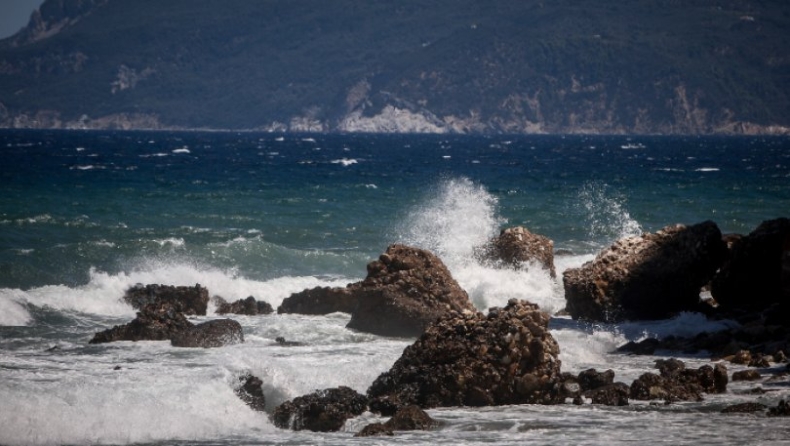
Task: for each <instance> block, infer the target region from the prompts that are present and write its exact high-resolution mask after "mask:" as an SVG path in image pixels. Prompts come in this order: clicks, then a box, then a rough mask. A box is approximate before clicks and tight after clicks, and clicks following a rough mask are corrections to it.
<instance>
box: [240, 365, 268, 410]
mask: <svg viewBox="0 0 790 446" xmlns="http://www.w3.org/2000/svg"><path fill="white" fill-rule="evenodd" d="M239 384H240V385H239V387H238V388H236V389H235V392H236V395H238V397H239V398H241V400H242V401H244V402H245V403H247V405H248V406H250V407H252V408H253V409H254V410H257V411H263V410H264V409H265V408H266V397H265V396H264V395H263V381H261V380H260V378H258V377H256V376H253V375H251V374H249V373H246V374H244V375H242V376H239Z"/></svg>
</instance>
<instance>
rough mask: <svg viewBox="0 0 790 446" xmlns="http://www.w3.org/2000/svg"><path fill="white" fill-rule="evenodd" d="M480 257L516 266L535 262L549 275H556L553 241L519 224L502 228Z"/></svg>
mask: <svg viewBox="0 0 790 446" xmlns="http://www.w3.org/2000/svg"><path fill="white" fill-rule="evenodd" d="M482 257H483V259H485V260H492V261H495V262H502V263H504V264H507V265H510V266H513V267H516V268H519V267H521V266H522V265H525V264H527V263H529V262H536V263H538V264H539V265H541V266H543V268H545V269H546V270H547V271H549V273H550V274H551V277H555V276H556V275H557V273H556V271H555V269H554V242H553V241H551V240H550V239H549V238H547V237H544V236H542V235H538V234H533V233H532V232H529V230H528V229H526V228H524V227H521V226H516V227H514V228H507V229H503V230H502V232H500V233H499V236H498V237H495V238H494V239H492V240H491V241H489V242H488V244H487V245H486V246H485V247H484V249H483V253H482Z"/></svg>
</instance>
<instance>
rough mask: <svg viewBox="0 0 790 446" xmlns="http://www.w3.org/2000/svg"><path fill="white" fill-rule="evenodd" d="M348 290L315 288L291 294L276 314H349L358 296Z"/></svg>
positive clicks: (350, 289) (355, 304)
mask: <svg viewBox="0 0 790 446" xmlns="http://www.w3.org/2000/svg"><path fill="white" fill-rule="evenodd" d="M351 287H353V285H349V288H329V287H316V288H312V289H309V290H304V291H300V292H298V293H294V294H291V295H290V296H289V297H286V298H285V299H283V303H282V304H281V305H280V306H279V307H278V308H277V313H279V314H286V313H296V314H329V313H337V312H341V313H349V314H351V312H353V311H354V308H356V306H357V300H358V298H359V296H358V295H356V294H353V293H352V288H351Z"/></svg>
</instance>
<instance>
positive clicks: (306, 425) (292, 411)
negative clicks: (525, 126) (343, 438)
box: [271, 386, 368, 432]
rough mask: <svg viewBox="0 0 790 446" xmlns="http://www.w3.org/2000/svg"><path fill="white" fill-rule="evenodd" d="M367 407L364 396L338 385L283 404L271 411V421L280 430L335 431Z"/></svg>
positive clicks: (366, 400)
mask: <svg viewBox="0 0 790 446" xmlns="http://www.w3.org/2000/svg"><path fill="white" fill-rule="evenodd" d="M367 407H368V399H367V397H365V395H361V394H359V393H357V392H355V391H354V390H353V389H351V388H348V387H345V386H340V387H337V388H332V389H325V390H320V391H317V392H314V393H311V394H309V395H304V396H300V397H297V398H294V399H293V400H291V401H286V402H284V403H282V404H280V405H279V406H277V407H276V408H275V409H274V412H273V413H272V414H271V420H272V422H273V423H274V425H275V426H277V427H279V428H281V429H292V430H297V431H298V430H310V431H313V432H335V431H338V430H340V428H342V427H343V424H345V422H346V420H348V419H349V418H353V417H355V416H358V415H361V414H362V412H364V411H365V410H367Z"/></svg>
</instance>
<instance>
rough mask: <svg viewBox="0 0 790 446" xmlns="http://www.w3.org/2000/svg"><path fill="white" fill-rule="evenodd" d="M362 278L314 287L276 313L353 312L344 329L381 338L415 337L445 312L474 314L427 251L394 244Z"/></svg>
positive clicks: (465, 297)
mask: <svg viewBox="0 0 790 446" xmlns="http://www.w3.org/2000/svg"><path fill="white" fill-rule="evenodd" d="M367 269H368V274H367V277H366V278H365V280H363V281H361V282H357V283H352V284H350V285H348V286H347V287H345V288H313V289H311V290H305V291H302V292H300V293H296V294H293V295H291V296H290V297H288V298H286V299H285V300H284V301H283V304H282V305H281V306H280V308H278V309H277V311H278V313H302V314H326V313H331V312H335V311H343V312H347V313H350V314H351V320H350V321H349V323H348V325H347V327H348V328H350V329H354V330H359V331H364V332H367V333H373V334H378V335H382V336H403V337H416V336H419V335H420V334H421V333H422V332H423V330H425V327H427V326H428V324H430V323H431V322H433V321H435V320H436V319H437V318H438V317H439V316H442V315H444V314H446V313H448V312H449V311H464V310H469V311H475V308H474V306H473V305H472V303H471V302H470V301H469V296H468V295H467V294H466V291H464V290H463V289H462V288H461V287H460V286H459V285H458V283H457V282H456V281H455V279H453V277H452V275H451V274H450V271H449V270H448V269H447V267H446V266H445V265H444V263H442V261H441V260H440V259H439V258H438V257H436V256H434V255H433V254H431V253H430V252H428V251H425V250H422V249H417V248H412V247H408V246H404V245H392V246H390V247H389V248H387V251H386V252H385V253H384V254H382V255H381V256H380V257H379V259H378V260H374V261H372V262H370V263H369V264H368V267H367Z"/></svg>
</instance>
